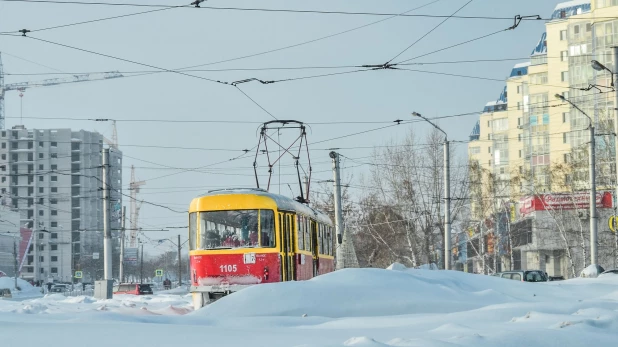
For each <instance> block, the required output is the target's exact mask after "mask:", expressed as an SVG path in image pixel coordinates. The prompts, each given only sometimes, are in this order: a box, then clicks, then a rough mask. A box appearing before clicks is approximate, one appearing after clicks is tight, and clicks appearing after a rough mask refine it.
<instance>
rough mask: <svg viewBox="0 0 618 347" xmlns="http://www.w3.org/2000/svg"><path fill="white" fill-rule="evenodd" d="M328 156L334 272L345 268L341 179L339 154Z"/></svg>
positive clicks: (331, 153) (333, 153) (332, 153)
mask: <svg viewBox="0 0 618 347" xmlns="http://www.w3.org/2000/svg"><path fill="white" fill-rule="evenodd" d="M329 156H330V157H331V158H332V159H333V175H334V180H333V188H334V190H335V196H334V198H335V199H334V200H335V232H336V233H337V254H336V256H337V258H336V270H341V269H344V268H345V261H344V254H343V212H342V209H341V177H340V172H339V154H337V153H336V152H334V151H333V152H330V154H329Z"/></svg>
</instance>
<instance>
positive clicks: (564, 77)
mask: <svg viewBox="0 0 618 347" xmlns="http://www.w3.org/2000/svg"><path fill="white" fill-rule="evenodd" d="M560 80H561V81H562V82H567V81H568V80H569V72H568V71H562V72H561V73H560Z"/></svg>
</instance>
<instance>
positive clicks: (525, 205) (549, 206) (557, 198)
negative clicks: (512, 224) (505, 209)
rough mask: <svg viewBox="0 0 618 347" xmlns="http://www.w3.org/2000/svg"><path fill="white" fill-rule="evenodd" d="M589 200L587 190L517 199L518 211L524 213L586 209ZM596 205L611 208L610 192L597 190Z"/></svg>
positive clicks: (611, 198)
mask: <svg viewBox="0 0 618 347" xmlns="http://www.w3.org/2000/svg"><path fill="white" fill-rule="evenodd" d="M589 201H590V194H589V193H588V192H579V193H574V194H569V193H557V194H540V195H536V196H529V197H525V198H522V199H521V200H520V201H519V212H520V213H521V214H522V215H526V214H529V213H532V212H534V211H547V210H550V211H551V210H576V209H587V208H588V206H589ZM596 206H597V208H612V207H613V197H612V192H597V194H596Z"/></svg>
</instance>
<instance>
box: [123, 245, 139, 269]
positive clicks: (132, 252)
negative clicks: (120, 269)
mask: <svg viewBox="0 0 618 347" xmlns="http://www.w3.org/2000/svg"><path fill="white" fill-rule="evenodd" d="M124 262H125V264H130V265H137V248H125V249H124Z"/></svg>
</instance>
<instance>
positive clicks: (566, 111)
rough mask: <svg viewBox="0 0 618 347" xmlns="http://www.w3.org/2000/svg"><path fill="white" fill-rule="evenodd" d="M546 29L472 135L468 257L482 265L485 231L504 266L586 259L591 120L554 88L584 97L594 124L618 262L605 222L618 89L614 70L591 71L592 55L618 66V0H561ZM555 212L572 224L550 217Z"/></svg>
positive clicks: (605, 256)
mask: <svg viewBox="0 0 618 347" xmlns="http://www.w3.org/2000/svg"><path fill="white" fill-rule="evenodd" d="M539 36H540V40H539V41H538V42H537V44H536V45H535V46H534V47H533V50H532V52H531V54H530V59H529V61H525V62H521V63H519V64H517V65H515V66H514V67H513V68H512V71H511V74H510V77H509V78H508V79H507V80H506V87H505V88H504V90H503V91H502V93H501V94H500V97H499V98H497V101H492V102H490V103H488V104H487V105H486V106H485V108H484V110H483V113H482V114H481V115H480V117H479V121H478V123H477V124H476V126H475V127H474V129H473V131H472V133H471V135H470V143H469V145H468V153H469V157H470V163H471V170H470V176H471V177H470V178H471V182H472V186H471V189H470V190H471V210H472V215H473V219H476V220H477V221H479V223H478V224H477V226H475V227H471V228H470V231H469V232H468V233H466V234H468V237H469V238H470V242H469V243H468V244H469V245H470V243H471V244H472V247H470V246H469V247H468V249H467V258H468V259H473V261H469V263H468V264H470V263H473V264H472V265H473V267H475V268H478V266H480V265H479V264H480V260H479V259H481V258H480V257H479V256H476V257H475V256H474V253H476V254H478V253H479V252H478V249H482V248H483V247H481V245H480V244H479V239H480V235H479V234H480V233H481V232H484V236H483V237H484V238H485V240H484V241H483V242H484V246H485V247H484V251H485V252H488V251H489V250H491V251H492V252H495V254H493V255H491V257H495V258H497V259H498V260H497V261H496V267H498V268H499V269H500V268H502V269H505V268H509V267H513V268H524V269H525V268H529V269H531V268H541V269H543V270H546V271H547V272H548V273H549V274H550V275H556V276H565V277H572V275H573V273H574V272H575V271H573V269H574V268H576V267H579V268H581V266H577V265H572V264H573V263H575V264H581V265H585V264H586V261H588V260H587V259H586V256H585V255H586V254H587V253H585V252H586V247H588V246H586V247H582V246H578V245H585V244H586V242H589V240H586V237H587V236H582V235H588V233H589V229H588V220H586V218H589V216H587V212H586V206H587V205H588V198H587V194H588V192H589V189H590V180H589V174H588V172H589V168H588V157H589V151H588V143H589V141H590V139H589V131H588V127H589V123H590V122H589V120H588V117H587V116H586V115H585V114H583V113H582V112H580V110H578V109H576V108H574V107H571V105H570V104H569V103H567V102H564V101H562V100H559V99H558V98H556V97H555V96H556V94H557V95H560V96H562V97H564V98H566V99H568V100H569V101H571V102H572V103H574V104H575V105H577V107H579V108H580V109H581V111H583V112H585V113H586V114H587V115H588V116H589V117H591V119H592V122H593V124H594V126H595V128H596V133H597V136H595V139H596V151H595V154H596V157H597V160H596V163H595V164H596V180H597V207H598V212H599V213H598V214H599V219H598V230H599V261H600V262H601V265H603V266H617V265H618V264H615V263H616V259H618V257H616V252H617V251H618V250H616V249H615V248H616V247H614V246H612V244H613V236H612V232H611V231H610V228H609V226H608V221H607V219H608V218H609V216H610V215H611V214H613V213H614V209H613V208H612V207H613V205H614V204H613V203H612V196H613V195H614V194H613V191H614V190H615V186H616V172H615V137H614V134H613V133H614V121H615V117H616V113H615V111H614V107H615V105H614V103H613V100H614V97H615V94H614V91H613V89H612V86H613V83H612V76H611V74H610V73H608V72H599V71H596V70H594V69H593V68H592V65H591V61H592V60H593V59H594V60H597V61H599V62H601V63H602V64H604V65H605V66H606V67H608V68H609V69H610V70H612V71H615V72H618V70H616V68H617V65H616V64H615V62H614V61H613V54H612V47H613V46H614V45H618V0H592V2H591V0H583V1H582V0H575V1H569V2H564V3H560V4H558V5H557V6H556V8H555V10H554V12H553V13H552V16H551V20H550V21H548V22H547V23H546V32H544V33H539ZM531 47H532V45H531ZM558 213H560V214H563V215H564V218H560V221H565V220H570V222H569V223H570V224H569V223H566V224H564V225H560V223H559V222H557V221H554V222H553V224H552V222H551V220H553V219H556V214H558ZM481 228H482V229H483V230H480V229H481ZM507 230H508V235H507ZM578 235H580V236H578ZM487 238H489V240H488V239H487ZM508 238H511V240H510V241H508V240H507V239H508ZM475 240H476V241H475ZM474 242H476V244H474ZM501 243H503V244H504V245H500V244H501ZM511 254H513V255H514V256H513V257H511ZM506 258H510V259H506ZM511 260H512V263H511ZM467 261H468V260H467ZM500 263H502V266H500ZM492 266H493V265H492ZM579 268H578V270H580V269H579ZM499 269H498V270H499Z"/></svg>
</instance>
